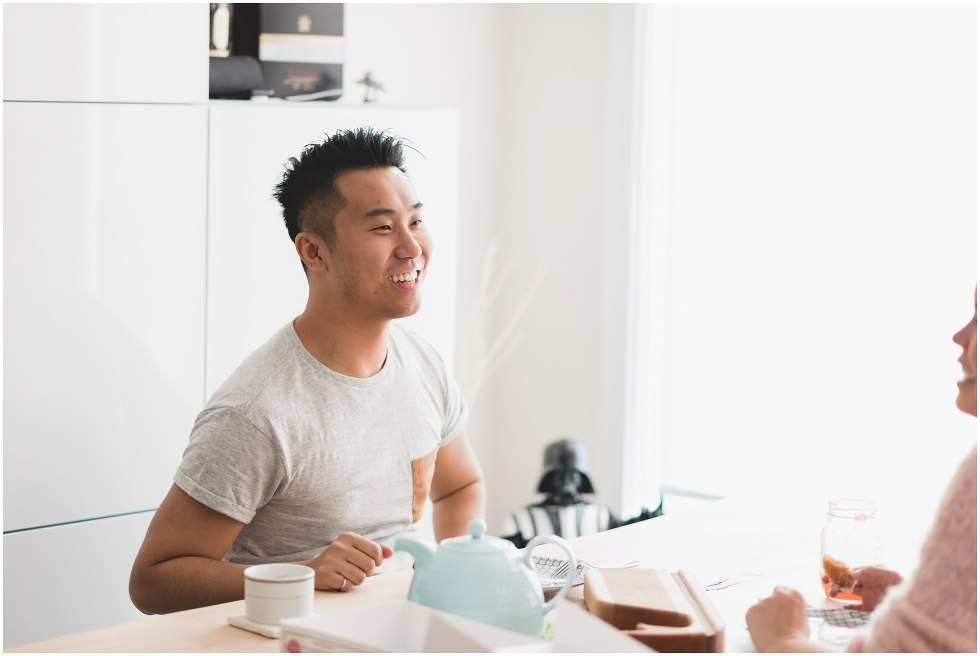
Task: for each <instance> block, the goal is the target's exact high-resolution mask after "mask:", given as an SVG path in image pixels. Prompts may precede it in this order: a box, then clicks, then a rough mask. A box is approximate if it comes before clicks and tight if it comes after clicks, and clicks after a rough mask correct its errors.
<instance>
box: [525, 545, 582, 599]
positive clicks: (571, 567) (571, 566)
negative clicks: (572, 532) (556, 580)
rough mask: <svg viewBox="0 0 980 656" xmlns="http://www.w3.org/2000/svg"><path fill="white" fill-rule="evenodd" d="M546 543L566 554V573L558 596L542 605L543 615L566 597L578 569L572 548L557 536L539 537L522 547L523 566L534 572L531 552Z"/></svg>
mask: <svg viewBox="0 0 980 656" xmlns="http://www.w3.org/2000/svg"><path fill="white" fill-rule="evenodd" d="M546 542H553V543H554V544H557V545H558V546H559V547H561V548H562V549H563V550H564V551H565V553H566V554H568V572H567V573H566V578H565V585H563V586H562V587H561V590H559V591H558V594H556V595H555V596H554V597H552V598H551V601H549V602H548V603H546V604H545V605H544V610H543V612H544V613H547V612H548V611H550V610H551V609H552V608H554V607H555V604H557V603H558V601H559V600H560V599H561V598H562V597H564V596H565V595H567V594H568V591H569V590H571V589H572V584H573V583H575V573H576V569H577V568H578V563H577V562H576V561H575V554H574V553H572V547H571V546H569V544H568V543H567V542H565V541H564V540H562V539H561V538H560V537H558V536H557V535H539V536H537V537H536V538H534V539H532V540H531V541H530V542H528V543H527V546H526V547H524V558H523V561H524V564H525V565H527V566H528V568H529V569H530V570H531V571H534V566H533V565H531V552H532V551H534V548H535V547H537V546H538V545H541V544H545V543H546Z"/></svg>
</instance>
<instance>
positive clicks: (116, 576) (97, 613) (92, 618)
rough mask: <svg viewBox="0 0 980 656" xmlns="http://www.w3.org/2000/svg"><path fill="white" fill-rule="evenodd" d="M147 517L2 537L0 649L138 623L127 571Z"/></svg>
mask: <svg viewBox="0 0 980 656" xmlns="http://www.w3.org/2000/svg"><path fill="white" fill-rule="evenodd" d="M152 517H153V513H152V512H145V513H139V514H136V515H127V516H125V517H114V518H112V519H103V520H98V521H93V522H81V523H78V524H71V525H68V526H58V527H53V528H44V529H40V530H36V531H24V532H23V533H13V534H10V535H4V536H3V646H4V649H6V648H8V647H14V646H17V645H23V644H26V643H30V642H37V641H38V640H47V639H48V638H56V637H58V636H63V635H67V634H69V633H77V632H78V631H89V630H92V629H97V628H100V627H103V626H110V625H113V624H119V623H122V622H128V621H131V620H134V619H138V618H140V617H143V614H142V613H140V612H139V611H138V610H136V607H135V606H133V604H132V602H131V601H130V600H129V571H130V568H132V566H133V559H134V558H136V552H137V551H139V547H140V545H141V544H142V543H143V536H144V535H145V534H146V528H147V526H149V525H150V519H152ZM146 648H147V649H153V645H146Z"/></svg>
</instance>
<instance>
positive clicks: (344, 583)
mask: <svg viewBox="0 0 980 656" xmlns="http://www.w3.org/2000/svg"><path fill="white" fill-rule="evenodd" d="M341 576H344V575H343V574H341ZM347 583H348V580H347V577H346V576H344V582H343V583H341V584H340V587H339V588H337V592H347Z"/></svg>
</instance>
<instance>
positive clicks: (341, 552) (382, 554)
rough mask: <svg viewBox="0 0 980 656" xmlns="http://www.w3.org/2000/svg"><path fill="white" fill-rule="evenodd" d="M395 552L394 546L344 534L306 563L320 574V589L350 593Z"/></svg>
mask: <svg viewBox="0 0 980 656" xmlns="http://www.w3.org/2000/svg"><path fill="white" fill-rule="evenodd" d="M392 553H394V552H393V551H392V550H391V547H388V546H386V545H383V544H378V543H377V542H372V541H371V540H368V539H367V538H365V537H362V536H360V535H357V534H356V533H341V534H340V535H339V536H338V537H337V539H336V540H334V541H333V542H331V543H330V546H329V547H327V548H326V549H324V550H323V551H322V552H321V553H320V555H319V556H317V557H316V558H314V559H313V560H311V561H309V562H306V563H303V564H304V565H308V566H310V567H312V568H313V570H314V571H315V572H316V577H315V579H314V581H315V585H314V587H315V588H316V589H317V590H328V591H331V592H347V591H348V590H350V589H351V588H354V587H356V586H358V585H360V584H362V583H364V579H366V578H367V577H369V576H371V575H372V574H374V568H375V567H377V566H379V565H380V564H381V562H382V561H383V560H384V559H385V558H388V557H390V556H391V554H392Z"/></svg>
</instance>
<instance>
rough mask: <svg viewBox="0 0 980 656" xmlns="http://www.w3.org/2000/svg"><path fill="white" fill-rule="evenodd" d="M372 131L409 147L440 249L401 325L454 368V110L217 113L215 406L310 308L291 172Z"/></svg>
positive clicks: (254, 108) (211, 271)
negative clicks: (225, 388)
mask: <svg viewBox="0 0 980 656" xmlns="http://www.w3.org/2000/svg"><path fill="white" fill-rule="evenodd" d="M361 126H371V127H374V128H377V129H389V128H390V129H391V131H392V133H393V134H396V135H398V136H401V137H405V138H406V139H410V140H411V141H412V142H413V143H414V145H415V146H416V147H417V148H418V149H419V150H420V151H421V152H422V153H424V158H423V157H422V156H420V155H419V154H418V153H416V152H415V151H413V150H412V149H410V148H406V149H405V151H406V168H407V170H408V174H409V176H410V178H411V179H412V181H413V183H414V184H415V187H416V190H417V191H418V194H419V199H420V200H421V201H422V202H423V203H424V204H425V220H426V223H427V226H428V229H429V232H430V233H431V234H432V236H433V240H434V244H435V246H434V249H433V253H434V257H433V258H432V268H431V270H430V273H429V274H428V277H427V278H426V282H425V287H424V291H423V297H422V310H421V311H420V312H419V313H418V314H417V315H416V316H413V317H409V318H406V319H403V320H401V321H402V322H403V323H404V324H405V325H407V326H409V327H410V328H412V329H413V330H415V331H416V332H418V333H419V334H420V335H422V336H423V337H425V338H426V339H427V340H428V341H429V342H430V343H431V344H432V345H433V346H435V347H436V348H437V349H438V350H439V352H440V353H441V354H442V356H443V358H444V359H445V360H446V361H447V363H448V364H449V366H450V367H451V366H452V357H453V346H454V329H455V295H456V223H457V217H456V212H457V186H458V175H457V172H458V166H459V153H458V149H459V118H458V114H457V113H456V112H455V111H453V110H418V109H413V110H407V109H378V108H363V107H337V106H329V105H323V104H319V103H314V104H310V105H296V104H293V103H289V104H286V103H282V102H269V103H262V104H260V103H255V102H252V103H248V102H224V103H222V102H216V103H212V105H211V121H210V153H211V159H210V167H209V203H208V330H207V349H206V353H207V376H206V381H207V382H206V387H207V394H208V396H210V395H211V393H213V392H214V390H215V389H216V388H217V387H218V386H219V385H220V384H221V383H222V382H223V381H224V380H225V378H227V377H228V375H229V374H230V373H231V372H232V371H234V369H235V368H236V367H237V366H238V364H239V363H240V362H241V361H242V360H243V359H244V358H245V357H246V356H247V355H248V354H249V353H251V352H252V351H254V350H255V349H256V348H257V347H259V346H261V345H262V344H263V343H264V342H265V341H266V340H267V339H269V337H271V336H272V334H273V333H274V332H275V331H276V330H277V329H279V328H281V327H282V326H283V325H285V324H286V323H287V322H288V321H290V320H291V319H293V318H295V317H296V315H298V314H299V313H300V312H302V311H303V308H304V307H305V305H306V297H307V283H306V277H305V275H304V273H303V268H302V265H301V264H300V262H299V258H298V256H297V255H296V252H295V250H294V249H293V245H292V243H291V242H290V241H289V236H288V234H287V232H286V227H285V225H284V224H283V221H282V214H281V211H280V208H279V204H278V203H277V202H276V201H275V199H274V198H272V191H273V187H274V186H275V185H276V184H277V183H278V182H279V181H280V180H281V179H282V173H283V171H284V168H283V167H284V164H285V163H286V161H287V160H288V159H289V158H290V157H295V156H298V155H299V154H300V152H301V151H302V149H303V147H304V146H305V145H307V144H309V143H312V142H315V141H318V140H321V139H322V138H323V136H324V133H330V134H332V133H333V132H334V131H336V130H337V129H350V128H356V127H361Z"/></svg>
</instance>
